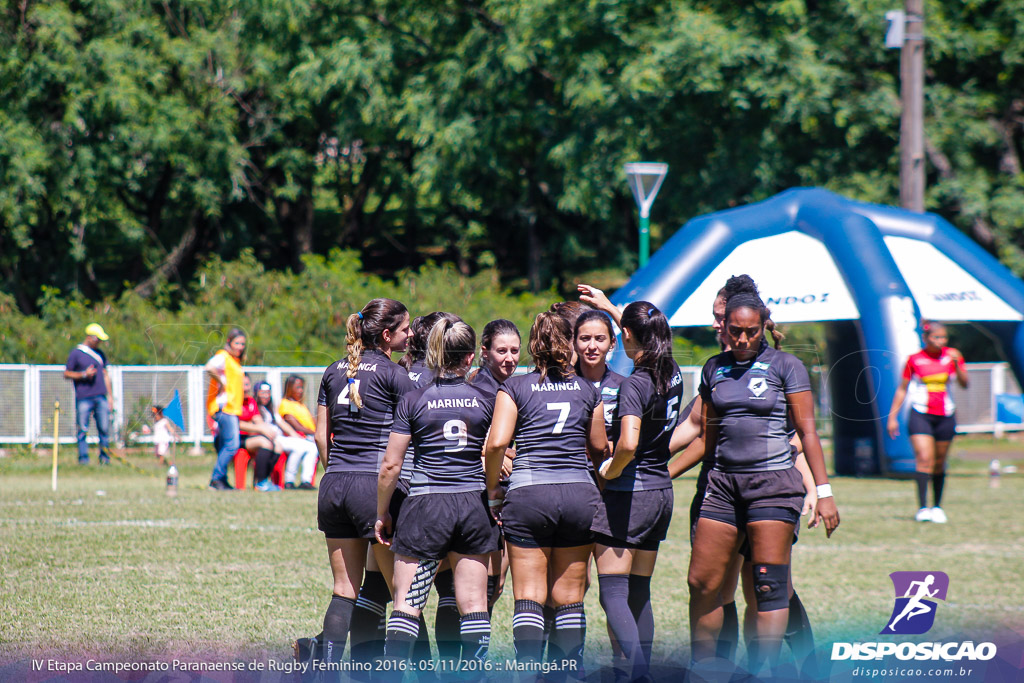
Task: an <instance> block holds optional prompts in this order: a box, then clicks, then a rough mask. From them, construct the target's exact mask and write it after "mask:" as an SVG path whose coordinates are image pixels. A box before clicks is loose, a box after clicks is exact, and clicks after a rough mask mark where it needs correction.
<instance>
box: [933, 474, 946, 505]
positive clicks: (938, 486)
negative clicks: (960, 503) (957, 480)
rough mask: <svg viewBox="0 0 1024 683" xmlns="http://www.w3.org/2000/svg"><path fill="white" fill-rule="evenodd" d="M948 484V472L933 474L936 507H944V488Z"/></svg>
mask: <svg viewBox="0 0 1024 683" xmlns="http://www.w3.org/2000/svg"><path fill="white" fill-rule="evenodd" d="M945 486H946V473H945V472H938V473H937V474H933V475H932V488H933V489H934V490H935V507H942V489H943V488H944V487H945Z"/></svg>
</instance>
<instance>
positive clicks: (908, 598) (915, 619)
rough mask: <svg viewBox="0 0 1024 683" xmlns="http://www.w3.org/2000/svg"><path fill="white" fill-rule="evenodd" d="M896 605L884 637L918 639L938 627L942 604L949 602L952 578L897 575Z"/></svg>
mask: <svg viewBox="0 0 1024 683" xmlns="http://www.w3.org/2000/svg"><path fill="white" fill-rule="evenodd" d="M889 578H890V579H892V585H893V588H895V589H896V605H895V606H894V607H893V608H892V616H890V617H889V622H888V623H887V624H886V626H885V628H884V629H882V630H881V633H883V634H893V633H896V634H900V635H918V634H921V633H927V632H928V630H929V629H930V628H931V627H932V624H934V623H935V608H936V606H937V604H938V603H937V602H936V601H938V600H945V599H946V592H947V591H948V590H949V577H948V576H946V574H945V573H944V572H893V573H892V574H889Z"/></svg>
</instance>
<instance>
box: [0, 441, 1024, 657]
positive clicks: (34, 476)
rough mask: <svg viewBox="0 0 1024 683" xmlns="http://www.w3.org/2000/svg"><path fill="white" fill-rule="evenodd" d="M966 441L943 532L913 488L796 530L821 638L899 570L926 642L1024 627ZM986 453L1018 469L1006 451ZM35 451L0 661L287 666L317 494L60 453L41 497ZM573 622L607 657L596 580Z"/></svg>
mask: <svg viewBox="0 0 1024 683" xmlns="http://www.w3.org/2000/svg"><path fill="white" fill-rule="evenodd" d="M978 443H979V445H978V446H975V447H971V446H970V444H967V445H965V446H964V453H965V458H964V459H958V460H956V461H954V462H953V463H952V464H951V470H952V475H951V476H950V478H949V481H948V483H947V493H946V500H945V503H944V508H945V509H946V511H947V513H948V515H949V518H950V521H949V523H948V524H946V525H944V526H943V525H934V524H917V523H915V522H914V521H913V513H914V512H915V505H914V494H913V490H912V485H911V484H910V483H909V482H906V481H892V480H885V479H852V478H838V479H836V480H835V481H834V488H835V491H836V498H837V502H838V504H839V508H840V513H841V515H842V526H841V527H840V529H839V530H838V531H837V532H836V534H835V535H834V536H833V538H832V539H831V540H826V539H825V536H824V533H823V531H821V530H815V531H812V532H807V531H806V530H805V532H804V533H803V534H801V538H800V542H799V544H798V545H797V546H796V548H795V550H794V563H795V564H794V566H795V568H794V576H795V583H796V586H797V590H798V591H799V592H800V594H801V596H802V597H803V600H804V602H805V604H806V606H807V610H808V612H809V614H810V617H811V620H812V623H813V624H814V627H815V632H816V636H817V638H818V640H819V642H820V641H833V640H874V639H877V634H878V632H879V631H880V630H881V628H882V627H883V626H884V623H885V620H886V618H887V617H888V616H889V612H890V610H891V608H892V604H893V602H892V597H893V589H892V585H891V583H890V581H889V579H888V574H889V573H890V572H892V571H897V570H940V571H944V572H946V573H947V574H949V577H950V590H949V597H948V599H947V601H946V603H945V605H943V606H942V608H941V611H940V612H939V618H938V619H937V620H936V623H935V627H934V628H933V629H932V631H931V632H930V633H929V634H928V637H929V638H930V639H936V640H940V639H943V638H950V637H953V636H954V635H956V634H961V635H962V634H970V636H971V637H972V638H973V639H974V640H975V641H977V640H978V639H979V638H980V637H982V636H983V635H985V634H989V633H999V632H1002V633H1006V632H1009V631H1013V630H1015V631H1016V632H1017V633H1024V581H1021V579H1022V578H1024V570H1022V567H1024V510H1022V505H1021V502H1022V500H1024V474H1022V475H1007V476H1003V477H1002V482H1001V486H1000V488H998V489H990V488H989V483H988V477H987V476H986V475H985V469H986V466H987V462H988V460H987V459H986V458H985V457H984V455H985V452H984V451H982V452H981V455H980V456H977V453H978V448H983V447H984V446H986V443H985V442H983V441H980V442H978ZM992 452H993V453H994V454H995V456H994V457H999V458H1000V459H1001V461H1002V462H1003V464H1004V465H1006V464H1017V465H1018V466H1020V467H1021V469H1022V470H1024V453H1022V452H1021V451H1020V450H1015V449H1013V448H1005V449H1003V448H1000V447H997V448H995V449H993V451H992ZM39 453H40V454H36V453H32V452H29V451H27V450H21V451H9V452H8V456H7V457H4V458H0V566H2V571H0V662H11V661H14V660H22V661H24V660H27V659H28V658H31V657H40V656H43V655H46V656H51V657H67V658H81V657H86V656H94V657H108V658H120V659H125V658H132V659H147V660H151V659H160V658H165V657H166V658H172V657H189V658H194V659H204V658H205V659H210V660H219V659H232V658H235V657H243V658H247V657H254V658H264V659H285V658H287V657H289V656H290V649H289V648H290V643H291V642H292V640H293V639H294V638H295V637H296V636H302V635H313V634H315V633H317V632H318V631H319V628H320V621H321V619H322V615H323V611H324V608H325V606H326V604H327V600H328V598H329V596H330V592H331V591H330V571H329V568H328V565H327V557H326V552H325V546H324V541H323V537H322V535H321V534H320V533H319V532H317V530H316V494H315V492H305V491H283V492H280V493H256V492H253V491H240V492H232V493H218V492H213V491H209V490H207V489H206V488H205V484H206V482H207V480H208V478H209V472H210V468H211V464H212V455H210V454H207V455H205V456H201V457H196V458H187V457H180V458H179V468H180V470H181V486H180V489H179V494H178V496H177V497H176V498H168V497H167V496H166V495H165V489H164V481H163V476H164V470H163V468H159V467H158V466H157V465H156V464H155V463H154V462H152V457H151V456H148V455H145V454H137V455H132V456H129V462H130V463H131V466H127V465H125V464H122V463H115V464H114V465H112V466H110V467H105V468H100V467H98V466H96V465H92V466H89V467H80V466H78V465H77V464H75V463H74V453H73V448H70V447H65V448H64V449H62V453H61V470H60V485H59V490H58V491H57V492H56V493H53V492H51V490H50V469H49V462H50V461H49V458H48V457H45V456H43V455H41V453H42V452H39ZM93 462H95V456H94V458H93ZM693 487H694V481H693V479H692V478H686V479H682V480H680V481H679V482H678V483H677V485H676V517H675V521H674V524H673V526H672V528H671V530H670V537H669V540H668V541H667V542H666V543H664V544H663V546H662V552H661V555H660V557H659V564H658V569H657V571H656V573H655V577H654V582H653V592H654V595H655V601H654V610H655V619H656V623H657V630H658V635H657V642H656V645H655V659H658V660H662V661H669V662H679V663H685V662H686V661H687V660H688V650H689V648H688V641H689V629H688V625H687V616H686V614H687V586H686V570H687V562H688V560H689V550H690V548H689V542H688V533H687V523H686V514H687V508H688V505H689V502H690V499H691V497H692V495H693ZM510 588H511V586H510V585H509V590H508V591H507V592H506V594H505V596H504V597H503V598H502V600H501V601H500V602H499V603H498V605H497V607H496V609H495V617H494V629H493V632H494V638H493V640H492V653H493V654H494V656H495V657H511V656H512V645H511V610H512V601H511V591H510ZM739 601H740V604H742V597H739ZM432 602H433V598H432ZM587 614H588V622H589V628H588V634H587V638H588V642H587V649H588V653H589V656H590V657H593V658H594V659H595V661H597V662H598V663H601V662H604V661H607V657H608V655H609V647H608V644H607V637H606V635H605V623H604V615H603V613H602V611H601V608H600V606H599V604H598V599H597V591H596V586H595V589H594V590H591V591H590V593H589V594H588V596H587ZM431 615H432V604H431V607H429V608H428V620H429V619H431V618H432V617H431Z"/></svg>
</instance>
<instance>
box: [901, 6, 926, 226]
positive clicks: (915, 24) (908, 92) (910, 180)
mask: <svg viewBox="0 0 1024 683" xmlns="http://www.w3.org/2000/svg"><path fill="white" fill-rule="evenodd" d="M904 11H905V12H906V33H905V35H904V39H903V45H902V47H901V48H900V99H901V100H902V102H903V115H902V117H901V119H900V206H902V207H903V208H904V209H909V210H910V211H917V212H918V213H923V212H924V0H904Z"/></svg>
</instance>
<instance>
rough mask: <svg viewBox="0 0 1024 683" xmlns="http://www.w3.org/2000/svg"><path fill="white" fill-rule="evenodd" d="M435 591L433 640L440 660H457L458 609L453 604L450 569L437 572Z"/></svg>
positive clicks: (453, 591) (452, 581)
mask: <svg viewBox="0 0 1024 683" xmlns="http://www.w3.org/2000/svg"><path fill="white" fill-rule="evenodd" d="M434 588H436V589H437V614H436V615H435V617H434V640H435V641H436V642H437V654H438V656H439V657H440V658H441V659H457V658H458V656H459V648H460V647H461V642H462V641H461V640H460V636H459V607H458V605H457V604H456V603H455V575H454V573H453V572H452V570H451V569H446V570H444V571H443V572H438V573H437V577H436V578H435V579H434Z"/></svg>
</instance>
